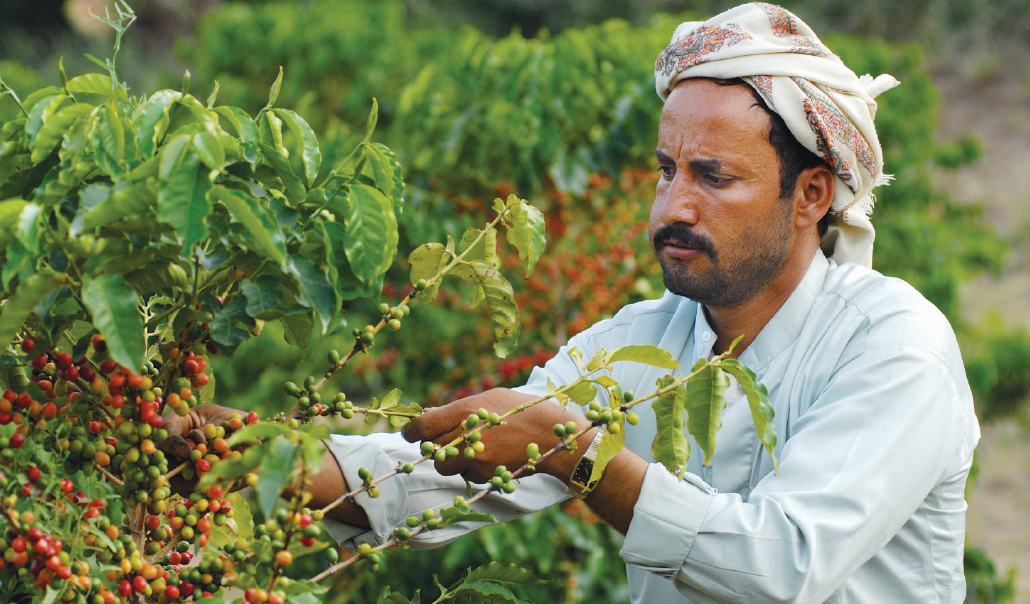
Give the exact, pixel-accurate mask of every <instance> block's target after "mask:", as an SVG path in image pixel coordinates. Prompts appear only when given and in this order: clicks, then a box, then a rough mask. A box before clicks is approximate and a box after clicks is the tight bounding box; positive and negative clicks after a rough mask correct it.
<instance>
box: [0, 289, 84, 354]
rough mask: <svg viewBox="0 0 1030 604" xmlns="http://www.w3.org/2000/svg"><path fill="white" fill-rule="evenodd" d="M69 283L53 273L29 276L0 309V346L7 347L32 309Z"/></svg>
mask: <svg viewBox="0 0 1030 604" xmlns="http://www.w3.org/2000/svg"><path fill="white" fill-rule="evenodd" d="M68 281H69V279H68V275H65V274H64V273H56V272H53V271H41V272H38V273H35V274H33V275H30V276H29V277H28V278H26V279H25V281H23V282H22V283H20V284H19V285H18V288H17V289H16V290H14V294H12V295H11V296H10V297H9V298H8V299H7V301H6V302H4V304H3V306H2V307H0V345H2V346H3V348H2V349H6V348H7V346H8V345H9V344H10V343H11V341H12V340H13V339H14V336H16V335H17V334H18V330H20V329H21V328H22V325H24V324H25V320H26V319H28V318H29V315H30V314H32V309H34V308H36V306H37V305H38V304H39V303H40V302H42V301H43V299H44V298H46V297H47V294H49V293H50V292H51V291H52V290H54V289H55V288H57V287H60V286H62V285H65V284H67V283H68Z"/></svg>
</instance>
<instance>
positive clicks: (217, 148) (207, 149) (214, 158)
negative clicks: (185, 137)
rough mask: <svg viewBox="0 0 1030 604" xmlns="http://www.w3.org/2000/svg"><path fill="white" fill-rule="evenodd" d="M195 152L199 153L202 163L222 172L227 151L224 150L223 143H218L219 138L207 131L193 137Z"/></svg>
mask: <svg viewBox="0 0 1030 604" xmlns="http://www.w3.org/2000/svg"><path fill="white" fill-rule="evenodd" d="M193 150H194V151H196V152H197V155H198V156H199V157H200V161H202V162H204V165H206V166H207V167H208V168H211V169H212V170H221V169H222V166H224V165H225V149H223V148H222V143H220V142H219V141H218V137H217V136H215V135H214V134H212V133H211V132H208V131H207V130H201V131H200V132H198V133H196V134H194V135H193Z"/></svg>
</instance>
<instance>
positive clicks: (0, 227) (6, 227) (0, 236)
mask: <svg viewBox="0 0 1030 604" xmlns="http://www.w3.org/2000/svg"><path fill="white" fill-rule="evenodd" d="M25 205H26V202H25V200H24V199H5V200H3V201H0V249H2V247H4V246H6V245H7V242H8V241H10V240H11V239H12V238H13V237H14V231H15V225H17V224H18V220H19V217H20V216H21V212H22V210H24V209H25Z"/></svg>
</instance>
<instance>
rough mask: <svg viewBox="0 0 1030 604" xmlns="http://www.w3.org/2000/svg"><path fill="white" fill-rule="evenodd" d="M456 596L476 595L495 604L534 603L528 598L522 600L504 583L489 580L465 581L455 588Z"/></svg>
mask: <svg viewBox="0 0 1030 604" xmlns="http://www.w3.org/2000/svg"><path fill="white" fill-rule="evenodd" d="M452 593H454V594H455V595H456V596H462V595H465V596H468V595H472V594H474V595H476V596H478V597H480V598H483V599H484V601H486V602H491V603H495V604H532V603H531V602H529V601H528V600H522V599H520V598H519V597H518V596H516V595H515V594H513V593H511V590H510V589H508V588H507V587H505V586H503V585H498V584H497V583H491V582H489V581H472V582H465V583H462V584H461V585H459V586H457V587H456V588H454V589H453V592H452Z"/></svg>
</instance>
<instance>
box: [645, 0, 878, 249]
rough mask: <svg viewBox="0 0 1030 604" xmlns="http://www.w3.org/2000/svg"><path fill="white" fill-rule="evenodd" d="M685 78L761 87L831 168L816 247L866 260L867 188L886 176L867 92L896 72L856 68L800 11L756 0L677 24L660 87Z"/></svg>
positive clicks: (869, 237)
mask: <svg viewBox="0 0 1030 604" xmlns="http://www.w3.org/2000/svg"><path fill="white" fill-rule="evenodd" d="M687 78H716V79H733V78H741V79H743V80H744V81H745V82H747V83H749V84H750V85H751V86H752V87H754V89H755V90H757V91H758V93H759V94H760V95H761V96H762V98H763V99H765V102H766V104H768V106H769V108H770V109H771V110H772V111H775V112H776V113H777V114H779V115H780V117H782V118H783V121H784V122H786V124H787V127H788V128H789V129H790V131H791V133H792V134H793V135H794V137H795V138H796V139H797V140H798V142H800V143H801V144H802V145H804V146H805V148H807V149H809V150H810V151H812V152H813V153H815V154H816V155H818V156H819V157H821V158H822V159H823V160H824V161H825V162H826V163H827V164H829V166H830V168H831V169H832V170H833V173H834V174H835V175H836V176H837V186H836V193H835V196H834V199H833V204H832V205H831V206H830V228H829V231H828V232H827V233H826V236H825V237H823V240H822V248H823V252H824V253H826V255H827V256H829V257H831V258H833V259H834V260H835V261H836V262H837V263H838V264H840V263H843V262H853V263H855V264H861V265H864V266H872V262H873V238H874V237H875V232H874V231H873V224H872V223H871V222H870V221H869V214H870V213H872V211H873V202H874V201H875V198H874V197H873V194H872V190H873V187H876V186H877V185H882V184H886V183H887V182H888V181H889V180H890V179H891V177H890V176H889V175H887V174H884V173H883V153H882V151H881V149H880V141H879V139H878V138H877V137H876V128H875V127H874V126H873V117H874V116H875V115H876V101H874V100H873V98H874V97H876V95H878V94H880V93H881V92H883V91H885V90H889V89H891V88H893V87H895V86H897V85H898V81H897V80H895V79H894V78H893V77H891V76H889V75H881V76H879V77H877V78H875V79H874V78H873V77H871V76H868V75H864V76H862V77H858V76H857V75H855V73H854V72H853V71H851V70H850V69H848V67H847V66H846V65H844V63H843V62H842V61H841V60H840V59H839V58H838V57H837V56H836V55H835V54H833V53H832V52H830V50H829V49H828V48H826V46H824V45H823V44H822V42H820V41H819V38H817V37H816V35H815V32H813V31H812V29H811V28H809V27H808V26H807V25H805V23H804V22H802V21H801V19H798V18H797V17H796V16H794V15H793V14H791V13H790V12H789V11H787V10H785V9H783V8H781V7H779V6H774V5H772V4H764V3H760V2H756V3H753V4H745V5H743V6H738V7H737V8H734V9H731V10H728V11H726V12H724V13H722V14H720V15H716V16H715V17H712V18H711V19H709V20H707V21H703V22H702V21H691V22H687V23H683V24H682V25H680V26H679V27H677V28H676V33H675V34H673V36H672V43H671V44H670V45H669V46H668V48H666V49H665V50H664V51H662V54H660V55H658V60H657V61H656V62H655V88H656V89H657V90H658V95H659V96H661V97H662V99H666V98H667V97H668V96H669V93H670V92H672V89H673V88H675V87H676V85H677V84H678V83H679V82H680V81H682V80H685V79H687Z"/></svg>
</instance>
